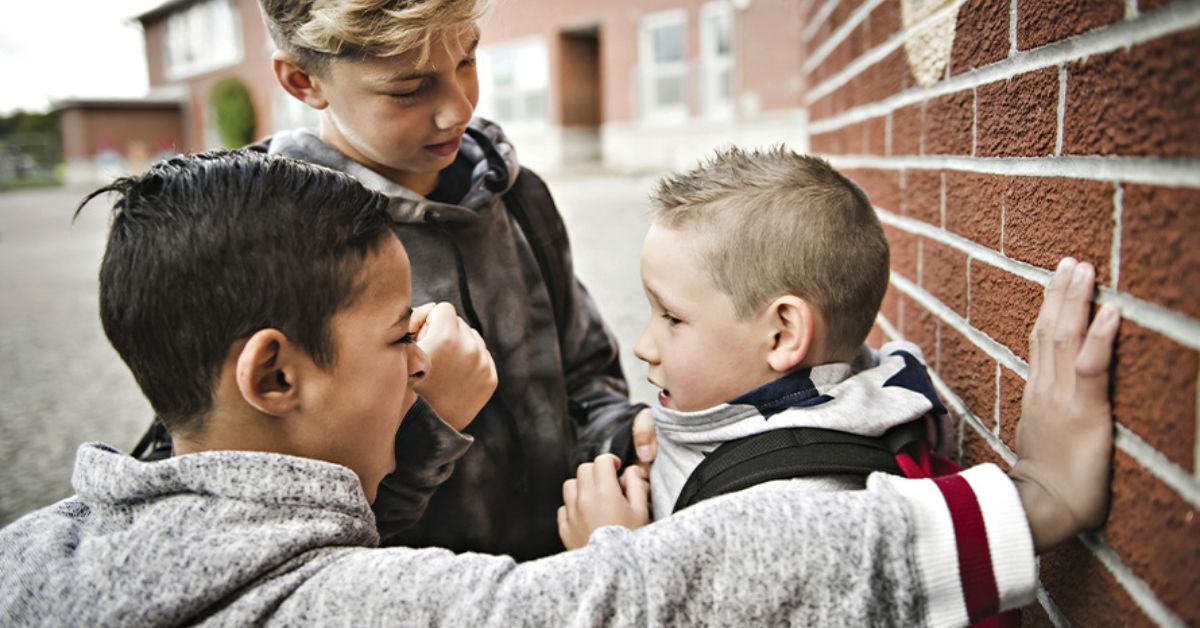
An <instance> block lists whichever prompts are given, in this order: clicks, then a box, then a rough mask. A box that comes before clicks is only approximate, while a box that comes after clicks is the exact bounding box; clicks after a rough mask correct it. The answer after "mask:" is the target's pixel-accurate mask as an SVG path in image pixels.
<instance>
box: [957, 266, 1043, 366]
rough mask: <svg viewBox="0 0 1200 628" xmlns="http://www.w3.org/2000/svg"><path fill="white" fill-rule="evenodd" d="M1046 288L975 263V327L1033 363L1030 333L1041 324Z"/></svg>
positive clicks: (973, 325)
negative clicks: (1040, 315)
mask: <svg viewBox="0 0 1200 628" xmlns="http://www.w3.org/2000/svg"><path fill="white" fill-rule="evenodd" d="M1041 304H1042V286H1041V285H1039V284H1036V283H1034V282H1032V281H1028V280H1026V279H1022V278H1020V277H1018V276H1016V275H1013V274H1011V273H1008V272H1005V271H1003V270H1000V269H999V268H996V267H994V266H990V265H988V264H985V263H983V262H980V261H979V260H972V261H971V309H970V313H971V326H972V327H975V328H976V329H978V330H979V331H982V332H983V333H985V334H987V335H988V336H991V337H992V339H993V340H996V341H997V342H999V343H1000V344H1002V345H1004V346H1006V347H1008V348H1009V349H1010V350H1011V351H1012V352H1013V353H1015V354H1017V356H1018V357H1020V358H1021V359H1022V360H1026V361H1028V360H1029V332H1031V331H1033V324H1034V323H1035V322H1037V314H1038V308H1039V307H1040V306H1041Z"/></svg>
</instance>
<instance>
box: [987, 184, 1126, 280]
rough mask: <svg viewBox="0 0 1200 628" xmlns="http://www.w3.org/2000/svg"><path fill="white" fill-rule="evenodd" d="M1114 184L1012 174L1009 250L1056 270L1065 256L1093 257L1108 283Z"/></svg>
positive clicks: (1006, 213) (1007, 213)
mask: <svg viewBox="0 0 1200 628" xmlns="http://www.w3.org/2000/svg"><path fill="white" fill-rule="evenodd" d="M1112 232H1113V186H1112V184H1111V183H1108V182H1104V181H1083V180H1079V179H1061V178H1041V177H1012V178H1010V179H1009V180H1008V186H1007V188H1006V189H1005V191H1004V242H1003V247H1004V252H1005V253H1006V254H1007V255H1008V256H1009V257H1012V258H1015V259H1018V260H1021V261H1023V262H1028V263H1030V264H1034V265H1036V266H1040V267H1042V268H1046V269H1053V268H1055V267H1056V266H1057V265H1058V261H1059V260H1060V259H1062V258H1063V257H1064V256H1067V255H1071V256H1073V257H1075V258H1076V259H1080V260H1085V261H1088V262H1091V263H1092V264H1094V265H1095V266H1096V276H1097V282H1098V283H1101V284H1103V283H1107V282H1108V277H1109V269H1108V267H1109V260H1110V258H1111V257H1112Z"/></svg>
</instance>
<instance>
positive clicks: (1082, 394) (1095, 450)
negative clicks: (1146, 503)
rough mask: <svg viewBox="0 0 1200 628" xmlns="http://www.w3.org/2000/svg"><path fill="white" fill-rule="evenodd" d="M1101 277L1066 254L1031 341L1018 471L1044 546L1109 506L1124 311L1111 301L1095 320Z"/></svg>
mask: <svg viewBox="0 0 1200 628" xmlns="http://www.w3.org/2000/svg"><path fill="white" fill-rule="evenodd" d="M1095 279H1096V271H1095V269H1094V268H1093V267H1092V265H1091V264H1088V263H1086V262H1084V263H1080V262H1076V261H1075V260H1073V259H1071V258H1069V257H1068V258H1066V259H1064V260H1062V262H1060V263H1059V265H1058V270H1057V271H1056V272H1055V274H1054V278H1053V279H1051V281H1050V285H1049V286H1048V287H1047V289H1046V296H1045V299H1044V300H1043V302H1042V309H1041V311H1040V312H1039V314H1038V319H1037V324H1036V325H1035V326H1034V330H1033V334H1032V336H1031V337H1030V341H1029V382H1028V383H1027V384H1026V385H1025V395H1024V397H1023V398H1022V400H1021V420H1020V422H1019V423H1018V424H1017V443H1016V444H1017V457H1018V460H1017V463H1016V464H1015V465H1014V466H1013V469H1012V473H1011V474H1010V475H1011V476H1012V479H1013V482H1014V483H1015V484H1016V486H1017V491H1018V493H1019V494H1020V496H1021V503H1022V504H1023V505H1024V507H1025V513H1026V516H1027V517H1028V518H1029V529H1030V532H1031V533H1032V535H1033V542H1034V547H1035V548H1036V550H1037V551H1038V552H1042V551H1045V550H1047V549H1049V548H1051V547H1054V546H1055V545H1057V544H1059V543H1061V542H1063V541H1065V540H1067V539H1069V538H1070V537H1072V536H1074V535H1075V534H1078V533H1080V532H1083V531H1085V530H1090V529H1092V528H1096V527H1098V526H1100V524H1102V523H1103V522H1104V517H1105V515H1106V513H1107V512H1108V484H1109V468H1110V466H1111V456H1112V443H1113V436H1112V433H1113V424H1112V409H1111V406H1110V405H1109V398H1108V377H1109V376H1108V370H1109V364H1110V362H1111V359H1112V350H1113V340H1114V339H1115V338H1116V335H1117V327H1118V323H1119V322H1120V314H1119V313H1118V311H1117V308H1116V307H1115V306H1113V305H1111V304H1107V305H1104V306H1103V307H1101V308H1100V310H1099V311H1098V312H1097V313H1096V318H1095V320H1094V321H1092V324H1091V326H1090V328H1089V326H1088V321H1087V318H1088V310H1089V304H1090V303H1091V300H1092V293H1093V290H1094V283H1095Z"/></svg>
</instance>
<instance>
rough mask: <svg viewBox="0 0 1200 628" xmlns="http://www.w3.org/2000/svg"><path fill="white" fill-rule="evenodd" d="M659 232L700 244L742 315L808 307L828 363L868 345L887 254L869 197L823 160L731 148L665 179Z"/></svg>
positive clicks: (656, 210)
mask: <svg viewBox="0 0 1200 628" xmlns="http://www.w3.org/2000/svg"><path fill="white" fill-rule="evenodd" d="M651 201H652V203H651V206H652V208H651V218H652V219H653V220H654V221H655V222H656V223H658V224H660V225H662V226H665V227H668V228H671V229H682V230H688V231H689V232H691V233H693V234H696V235H698V236H700V238H699V242H700V248H699V250H698V251H697V253H698V255H699V259H700V260H702V263H703V265H704V267H705V270H706V271H707V273H708V275H709V276H710V277H711V279H712V280H713V282H714V283H715V284H716V286H717V288H718V289H720V290H721V291H722V292H724V293H725V294H727V295H729V297H730V299H731V300H732V302H733V305H734V308H735V310H736V311H737V314H738V316H740V317H743V318H745V317H748V316H750V315H751V314H753V313H755V312H757V311H758V310H760V309H761V308H762V307H764V306H765V305H767V303H769V302H770V301H771V300H773V299H775V298H777V297H779V296H783V295H785V294H793V295H796V296H799V297H800V298H802V299H804V300H805V301H807V302H809V303H810V304H812V305H813V306H814V307H815V308H816V309H817V310H818V311H819V312H820V313H821V318H822V320H823V321H824V323H825V329H826V333H827V337H826V339H825V342H826V347H827V349H828V351H829V352H830V355H831V356H844V355H853V351H854V350H856V349H857V348H858V346H859V345H861V344H862V342H863V341H864V340H865V339H866V337H867V334H868V333H869V332H870V331H871V325H872V323H873V322H874V320H875V314H876V313H877V312H878V311H879V305H880V303H881V302H882V301H883V294H884V292H885V291H886V290H887V282H888V245H887V238H886V237H885V236H884V234H883V228H882V227H881V226H880V224H879V219H878V218H877V217H876V216H875V211H874V210H873V209H872V207H871V202H870V201H869V200H867V195H866V194H864V193H863V191H862V190H861V189H860V188H859V187H858V186H857V185H855V184H854V183H853V182H852V181H850V180H849V179H847V178H846V177H845V176H844V175H842V174H841V173H839V172H838V171H836V170H834V169H833V167H832V166H830V165H829V164H828V163H827V162H826V161H824V160H823V159H820V158H817V157H812V156H807V155H799V154H797V153H794V152H792V151H790V150H787V149H785V148H783V147H782V146H777V147H774V148H771V149H767V150H742V149H739V148H736V147H729V148H724V149H721V150H718V151H717V152H716V154H715V155H713V156H712V157H711V158H709V159H708V160H707V161H705V162H703V163H701V164H700V165H699V166H698V167H696V168H695V169H693V170H691V171H689V172H686V173H682V174H673V175H668V176H666V177H664V178H663V179H661V180H660V181H659V182H658V186H657V188H656V189H655V191H654V192H653V194H652V195H651Z"/></svg>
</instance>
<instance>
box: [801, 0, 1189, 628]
mask: <svg viewBox="0 0 1200 628" xmlns="http://www.w3.org/2000/svg"><path fill="white" fill-rule="evenodd" d="M802 4H804V5H805V6H804V8H805V11H804V12H805V16H806V17H805V23H804V26H803V30H802V39H803V45H804V48H805V58H804V65H803V72H804V80H805V81H806V82H807V85H808V90H807V93H806V94H805V97H804V102H805V105H806V106H807V107H808V109H809V115H810V118H811V127H810V129H811V134H812V135H811V143H812V148H813V150H814V151H816V152H819V153H821V154H824V155H826V156H828V157H829V158H830V159H831V161H832V162H833V163H834V164H835V165H836V166H838V167H840V168H843V169H845V170H846V171H847V172H848V173H849V174H850V175H851V176H853V178H855V179H856V180H857V181H858V182H860V183H861V184H862V185H863V187H864V188H865V189H866V190H867V191H868V193H869V194H870V196H871V199H872V200H873V202H874V203H875V205H876V206H877V207H878V211H879V215H880V217H881V219H882V221H883V223H884V225H885V229H886V230H887V233H888V238H889V241H890V243H891V250H892V273H893V275H892V281H891V285H890V288H889V291H888V294H887V297H886V300H885V302H884V307H883V310H882V312H881V314H880V317H879V319H878V325H877V328H876V330H875V331H874V332H873V338H874V340H875V341H879V340H882V339H884V338H887V337H905V338H909V339H911V340H914V341H916V342H917V343H918V344H920V345H921V346H922V348H923V349H924V351H925V353H926V355H927V356H928V358H929V361H930V364H931V365H932V366H933V368H934V369H935V370H936V373H937V377H938V384H939V387H940V389H941V391H942V393H943V394H944V396H946V397H947V398H948V399H949V401H950V407H952V408H953V409H954V411H955V415H956V417H957V418H958V420H959V422H958V425H959V428H960V429H959V432H960V435H959V443H958V448H959V451H960V453H961V457H962V459H963V461H964V462H966V463H968V464H973V463H978V462H983V461H992V462H996V463H997V464H999V465H1001V466H1002V467H1005V468H1008V466H1009V464H1010V463H1011V462H1012V461H1013V460H1014V459H1015V456H1014V453H1013V447H1014V437H1015V425H1016V421H1017V418H1018V415H1019V412H1020V395H1021V391H1022V389H1023V386H1024V383H1025V378H1026V377H1027V374H1028V370H1029V367H1028V362H1027V360H1028V351H1027V337H1028V335H1029V332H1030V330H1031V328H1032V326H1033V323H1034V318H1035V315H1036V311H1037V307H1038V305H1039V304H1040V302H1041V293H1042V290H1043V287H1044V286H1045V285H1046V283H1047V282H1048V280H1049V278H1050V276H1051V271H1052V270H1053V267H1054V264H1055V263H1056V261H1057V260H1058V259H1059V258H1061V257H1063V256H1065V255H1072V256H1075V257H1077V258H1080V259H1085V260H1089V261H1092V262H1094V263H1095V265H1096V268H1097V273H1098V277H1097V282H1098V284H1099V286H1100V300H1101V301H1102V302H1116V303H1118V304H1120V306H1121V309H1122V311H1123V314H1124V317H1125V320H1124V322H1123V323H1122V326H1121V330H1120V335H1119V338H1118V345H1117V351H1116V363H1115V367H1114V371H1113V373H1114V380H1113V409H1114V414H1115V417H1116V420H1117V424H1118V425H1117V431H1116V453H1115V459H1114V471H1113V491H1112V510H1111V514H1110V517H1109V520H1108V523H1107V525H1106V526H1105V527H1104V528H1103V530H1101V531H1100V532H1099V533H1096V534H1088V535H1083V536H1081V537H1079V538H1078V539H1076V540H1074V541H1071V542H1069V543H1067V544H1066V545H1065V546H1064V547H1062V548H1060V549H1056V550H1054V551H1052V552H1050V553H1048V554H1046V555H1045V556H1043V557H1042V558H1041V584H1042V589H1041V590H1040V591H1039V603H1038V604H1035V605H1034V606H1033V607H1031V608H1030V609H1028V610H1027V611H1025V614H1024V621H1025V623H1026V624H1029V625H1046V624H1047V623H1049V622H1053V623H1054V624H1056V625H1064V620H1065V622H1069V623H1070V624H1074V625H1080V626H1095V625H1146V624H1154V623H1157V624H1166V625H1172V624H1175V625H1183V624H1188V625H1198V624H1200V597H1198V596H1197V591H1200V569H1197V567H1198V566H1200V518H1198V517H1196V509H1197V506H1200V481H1198V476H1197V460H1196V459H1197V421H1196V415H1197V350H1198V349H1200V296H1198V294H1200V293H1198V292H1197V290H1196V289H1195V286H1196V281H1197V279H1198V278H1200V82H1197V80H1196V77H1197V76H1198V75H1200V73H1198V70H1200V68H1198V60H1200V3H1197V2H1194V1H1179V2H1173V3H1172V2H1148V1H1146V0H1139V1H1137V2H1134V1H1128V2H1127V1H1125V0H1095V1H1092V2H1082V1H1072V2H1061V1H1055V0H968V1H965V2H963V1H957V2H956V1H943V2H930V1H925V2H914V3H913V4H915V5H923V6H924V7H926V8H929V7H933V8H934V9H936V10H935V11H933V12H931V14H930V15H928V16H927V17H924V18H922V17H920V15H918V12H917V11H912V12H908V15H907V19H906V8H907V7H905V6H902V3H901V2H900V1H899V0H884V1H880V0H808V1H806V2H803V3H802ZM913 68H916V70H914V69H913ZM918 77H920V79H921V80H918Z"/></svg>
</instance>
